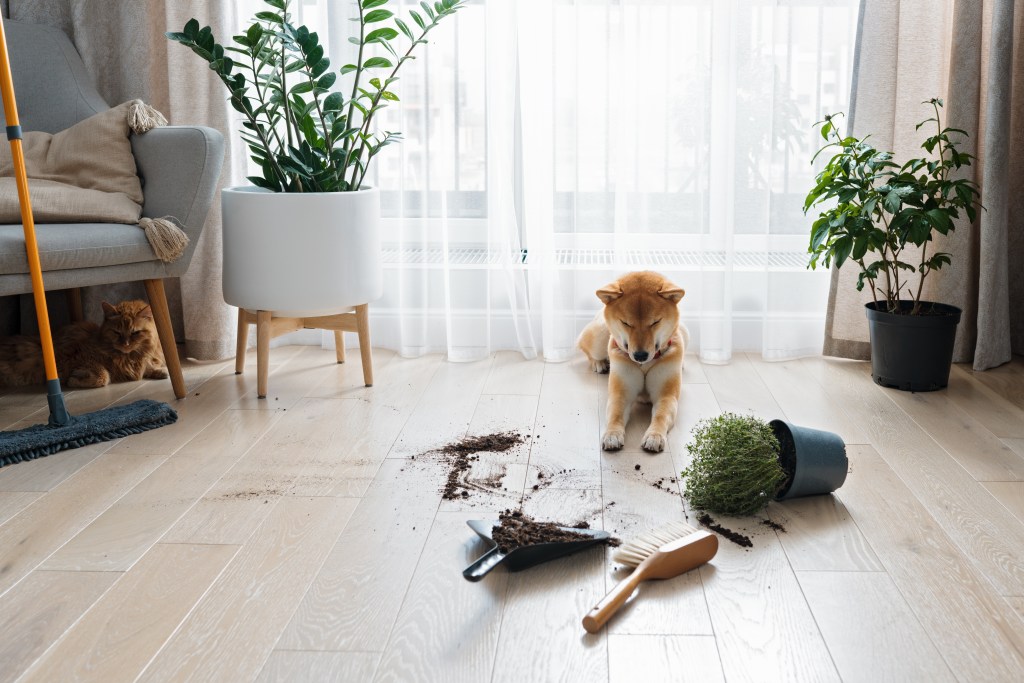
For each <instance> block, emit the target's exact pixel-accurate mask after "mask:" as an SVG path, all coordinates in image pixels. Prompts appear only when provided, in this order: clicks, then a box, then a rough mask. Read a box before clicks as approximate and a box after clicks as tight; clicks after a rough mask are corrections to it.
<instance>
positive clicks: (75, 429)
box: [0, 400, 178, 467]
mask: <svg viewBox="0 0 1024 683" xmlns="http://www.w3.org/2000/svg"><path fill="white" fill-rule="evenodd" d="M177 420H178V413H176V412H174V409H173V408H171V407H170V406H169V405H167V404H166V403H160V402H159V401H149V400H144V401H135V402H134V403H129V404H127V405H123V406H115V407H113V408H105V409H103V410H97V411H96V412H93V413H86V414H84V415H76V416H73V417H72V418H71V420H70V421H69V422H68V423H67V424H65V425H60V426H54V425H35V426H33V427H28V428H26V429H19V430H18V431H13V432H0V467H3V466H4V465H13V464H14V463H17V462H22V461H24V460H34V459H35V458H41V457H43V456H44V455H51V454H53V453H56V452H58V451H63V450H65V449H68V448H80V447H81V446H88V445H89V444H93V443H100V442H101V441H111V440H113V439H120V438H121V437H123V436H130V435H132V434H138V433H139V432H145V431H147V430H150V429H156V428H157V427H163V426H165V425H169V424H173V423H174V422H176V421H177Z"/></svg>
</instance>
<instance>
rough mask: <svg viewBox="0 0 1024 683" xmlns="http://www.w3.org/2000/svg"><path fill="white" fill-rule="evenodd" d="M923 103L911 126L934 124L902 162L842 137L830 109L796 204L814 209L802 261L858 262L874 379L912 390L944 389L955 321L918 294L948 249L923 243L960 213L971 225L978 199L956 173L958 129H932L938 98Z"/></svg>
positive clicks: (950, 309) (960, 156) (960, 163)
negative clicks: (821, 162)
mask: <svg viewBox="0 0 1024 683" xmlns="http://www.w3.org/2000/svg"><path fill="white" fill-rule="evenodd" d="M924 104H928V105H930V106H931V107H932V110H933V112H934V115H933V116H931V117H929V118H927V119H925V120H924V121H922V122H921V123H919V124H917V129H918V130H920V129H921V128H922V127H923V126H927V125H929V124H933V125H934V127H935V133H934V134H933V135H930V136H928V137H926V138H925V139H924V141H923V142H922V144H921V148H922V149H924V150H925V151H926V152H927V153H928V155H929V156H926V157H920V158H913V159H909V160H907V161H906V162H904V163H903V164H902V165H900V164H898V163H897V162H896V161H894V160H893V155H892V153H891V152H883V151H879V150H878V149H876V148H875V147H874V146H872V145H871V144H870V143H869V142H868V138H867V137H865V138H856V137H853V136H851V135H846V136H844V135H842V134H841V133H840V132H839V128H838V125H837V118H838V115H833V116H827V117H826V118H825V120H824V121H821V122H819V124H818V125H820V126H821V127H820V132H821V136H822V138H824V139H825V141H826V144H825V145H824V146H823V147H822V148H821V149H820V150H818V152H817V153H816V154H815V155H814V159H817V157H818V155H820V154H822V153H823V152H826V151H829V152H832V153H833V154H832V156H831V158H829V159H828V161H827V163H826V164H825V166H824V168H823V169H822V170H821V172H820V173H818V175H817V176H816V178H815V186H814V187H813V188H812V189H811V190H810V192H808V193H807V199H806V201H805V202H804V213H808V212H810V211H811V210H812V209H817V210H818V215H817V218H816V220H815V221H814V223H813V225H812V227H811V240H810V247H809V250H808V251H809V253H810V254H811V258H810V264H809V265H810V267H811V268H815V267H816V266H817V264H818V263H819V262H821V263H824V265H825V266H826V267H827V266H830V265H832V264H833V263H834V264H835V265H836V267H837V268H838V267H841V266H842V265H843V264H844V263H845V262H846V261H848V260H851V261H853V262H854V263H856V264H857V266H858V267H859V268H860V272H859V274H858V277H857V289H858V290H862V289H863V288H864V286H865V285H867V286H868V287H869V288H870V291H871V298H872V301H871V302H870V303H868V304H867V306H866V308H867V311H866V312H867V316H868V321H869V328H870V335H871V358H872V374H873V376H874V379H875V382H877V383H878V384H881V385H884V386H892V387H897V388H900V389H907V390H912V391H926V390H934V389H939V388H942V387H944V386H946V384H947V382H948V378H949V366H950V363H951V361H952V355H953V341H954V338H955V336H956V325H957V323H959V321H960V309H958V308H956V307H955V306H949V305H946V304H941V303H935V302H930V301H924V300H922V298H921V293H922V291H923V287H924V282H925V279H926V278H927V277H928V275H930V274H931V273H933V272H935V271H936V270H939V269H940V268H942V267H943V266H944V265H948V264H950V263H951V260H950V254H948V253H946V252H942V251H936V250H935V249H933V248H930V247H931V246H932V242H933V241H934V240H935V237H936V235H947V234H949V233H950V232H952V231H953V230H954V228H955V227H956V221H957V220H958V219H960V218H961V217H966V218H967V219H968V220H969V221H971V222H973V221H974V220H975V218H976V217H977V213H978V208H979V207H980V206H981V205H980V203H979V202H978V198H979V195H980V192H979V190H978V186H977V185H976V184H975V183H974V182H972V181H971V180H970V179H968V178H963V177H957V176H959V174H958V173H957V172H958V171H959V170H960V169H961V168H964V167H967V166H970V164H971V159H972V158H973V157H972V156H971V155H970V154H968V153H966V152H961V151H960V150H959V149H958V148H957V144H958V143H957V141H956V140H954V136H963V137H966V136H967V133H966V132H965V131H963V130H960V129H957V128H944V127H943V126H942V121H941V115H940V114H941V112H940V109H941V107H942V100H940V99H937V98H935V99H931V100H928V101H927V102H925V103H924ZM814 159H812V163H813V162H814Z"/></svg>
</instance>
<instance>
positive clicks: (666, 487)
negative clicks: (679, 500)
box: [651, 477, 680, 496]
mask: <svg viewBox="0 0 1024 683" xmlns="http://www.w3.org/2000/svg"><path fill="white" fill-rule="evenodd" d="M677 481H679V480H678V479H676V478H675V477H661V478H660V479H658V480H657V481H653V482H651V486H653V487H654V488H656V489H658V490H659V491H664V492H665V493H671V494H672V495H673V496H678V495H680V494H679V489H678V488H676V486H675V484H676V482H677Z"/></svg>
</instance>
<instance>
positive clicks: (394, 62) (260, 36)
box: [166, 0, 467, 192]
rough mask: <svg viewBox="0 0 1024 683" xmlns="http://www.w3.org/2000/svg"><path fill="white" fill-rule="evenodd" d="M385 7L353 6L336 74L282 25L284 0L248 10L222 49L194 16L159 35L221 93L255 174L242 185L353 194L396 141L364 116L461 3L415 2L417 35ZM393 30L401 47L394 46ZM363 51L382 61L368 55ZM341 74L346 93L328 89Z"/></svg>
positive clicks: (372, 0)
mask: <svg viewBox="0 0 1024 683" xmlns="http://www.w3.org/2000/svg"><path fill="white" fill-rule="evenodd" d="M389 1H390V0H357V7H358V10H359V18H358V21H357V23H358V26H359V35H358V36H353V37H350V38H349V41H350V42H351V43H353V44H355V45H356V46H358V48H359V54H358V57H357V59H356V61H355V63H354V64H346V65H344V66H342V67H341V68H340V69H339V70H337V71H332V70H331V66H330V64H331V63H330V60H329V59H328V58H327V57H325V56H324V53H325V48H324V46H323V45H322V44H321V43H320V37H319V36H318V35H317V34H316V33H315V32H313V31H310V30H309V29H308V28H307V27H305V26H295V25H294V23H293V22H292V18H293V15H292V13H291V5H292V2H293V0H264V2H265V3H266V5H267V6H268V8H269V9H267V10H264V11H261V12H257V13H256V15H255V17H254V18H253V20H252V23H251V24H250V25H249V26H248V27H247V28H246V29H245V30H244V31H243V32H242V33H240V34H239V35H236V36H233V37H232V38H231V44H225V45H222V44H220V43H218V42H217V41H216V39H215V37H214V35H213V31H212V29H211V28H210V27H209V26H205V27H201V26H200V24H199V21H198V20H196V19H190V20H189V21H188V22H187V23H186V24H185V26H184V28H183V29H182V30H181V31H180V32H169V33H167V34H166V36H167V37H168V38H169V39H170V40H172V41H174V42H177V43H181V44H182V45H184V46H186V47H188V48H189V49H191V50H192V52H194V53H195V54H197V55H198V56H199V57H200V58H201V59H203V61H205V62H206V63H207V64H208V66H209V67H210V69H211V70H212V71H214V73H216V74H217V76H218V77H219V78H220V81H221V83H223V84H224V87H225V88H227V91H228V101H229V102H230V104H231V106H232V108H234V109H235V110H236V111H237V112H239V114H241V116H242V127H243V130H242V133H241V135H242V139H243V140H244V141H245V143H246V145H247V146H248V148H249V152H250V156H251V158H252V160H253V161H254V162H255V163H256V165H257V166H258V167H259V169H260V173H261V175H257V176H250V177H249V181H250V182H252V183H253V184H254V185H257V186H258V187H262V188H265V189H268V190H272V191H274V192H350V191H355V190H358V189H359V188H360V187H362V184H363V182H364V180H365V179H366V173H367V170H368V169H369V166H370V162H371V161H372V160H373V158H374V157H375V156H376V155H377V154H378V153H379V152H380V151H381V150H382V149H383V148H384V147H387V146H388V145H391V144H393V143H395V142H398V141H400V140H401V134H400V133H397V132H392V131H383V132H376V131H375V129H374V126H373V118H374V116H375V114H376V113H377V112H378V111H380V110H381V109H383V108H384V107H386V106H387V103H388V102H389V101H390V102H395V101H398V96H397V95H396V94H395V93H394V88H393V87H392V84H393V83H394V82H395V81H396V80H398V78H397V74H398V71H399V69H401V67H402V65H403V64H405V62H407V61H408V60H410V59H413V55H412V52H413V50H414V49H415V48H416V46H417V45H420V44H422V43H426V42H427V40H426V37H427V34H428V33H430V31H432V30H433V29H434V28H436V27H437V25H438V24H439V23H440V22H441V20H443V19H444V18H445V17H448V16H451V15H453V14H455V12H457V11H458V10H460V9H462V8H463V6H464V5H465V3H466V1H467V0H438V1H437V2H435V3H434V4H433V7H431V6H430V5H427V4H426V3H423V4H422V6H421V9H423V11H424V12H426V13H427V16H428V17H429V21H425V20H424V19H423V18H422V17H420V16H419V14H418V13H416V12H410V16H411V17H412V19H413V21H414V22H415V23H416V25H417V26H418V27H419V32H413V31H412V30H411V29H410V28H409V26H408V25H407V24H406V23H405V22H404V21H402V19H401V18H399V17H398V16H397V15H396V14H395V13H394V12H392V11H391V10H389V9H386V8H385V5H387V4H388V2H389ZM391 23H393V24H394V26H395V28H392V27H391V26H390V25H389V24H391ZM399 32H401V35H402V36H403V38H401V40H402V41H405V44H404V45H399V44H398V43H397V42H395V41H396V40H397V39H399V38H400V34H399ZM373 45H379V46H381V47H383V48H384V50H386V51H387V52H388V53H389V54H390V55H391V57H382V56H377V55H372V56H371V55H370V54H369V50H370V48H371V47H372V46H373ZM403 50H404V51H403ZM229 55H230V56H229ZM370 69H373V70H377V71H378V73H379V72H380V70H385V69H386V70H387V71H386V73H387V76H386V77H381V78H373V79H370V80H369V87H367V86H366V85H364V83H363V81H364V80H365V77H366V75H367V71H368V70H370ZM347 74H353V75H352V76H351V77H350V78H351V88H345V90H343V91H342V90H332V88H333V87H334V86H335V84H336V82H337V79H338V76H339V75H341V76H346V75H347Z"/></svg>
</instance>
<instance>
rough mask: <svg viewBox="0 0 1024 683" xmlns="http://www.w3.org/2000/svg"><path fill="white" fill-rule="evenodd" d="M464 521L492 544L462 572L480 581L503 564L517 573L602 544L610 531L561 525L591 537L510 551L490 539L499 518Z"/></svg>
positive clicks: (467, 577) (470, 579)
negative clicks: (500, 548) (501, 549)
mask: <svg viewBox="0 0 1024 683" xmlns="http://www.w3.org/2000/svg"><path fill="white" fill-rule="evenodd" d="M466 524H468V525H469V527H470V528H471V529H472V530H473V531H475V532H476V533H477V535H478V536H480V538H482V539H484V540H486V541H487V542H488V543H489V544H490V545H491V547H490V548H489V549H488V550H487V552H486V553H484V554H483V555H481V556H480V558H479V559H477V561H476V562H474V563H473V564H471V565H469V566H468V567H466V569H465V570H463V572H462V575H463V576H464V577H466V579H467V580H468V581H479V580H480V579H482V578H484V577H485V576H487V573H488V572H490V571H491V570H492V569H494V568H495V567H497V566H498V565H499V564H502V563H504V564H505V566H506V567H508V568H509V570H510V571H513V572H517V571H519V570H520V569H527V568H528V567H532V566H534V565H537V564H540V563H541V562H547V561H548V560H553V559H555V558H558V557H563V556H565V555H569V554H570V553H574V552H576V551H578V550H583V549H584V548H589V547H590V546H592V545H596V544H598V543H601V542H602V541H604V540H606V539H608V538H609V537H610V536H611V534H609V533H608V532H607V531H601V530H599V529H574V528H571V527H560V528H561V529H562V530H563V531H572V532H575V533H578V534H583V535H585V536H590V538H588V539H585V540H581V541H563V542H560V543H538V544H536V545H527V546H523V547H521V548H516V549H514V550H512V551H510V552H509V553H507V554H506V553H503V552H501V551H500V550H498V544H497V543H495V542H494V539H492V538H491V529H493V528H494V527H496V526H498V525H500V524H501V522H499V521H498V520H493V521H486V520H482V519H470V520H467V521H466Z"/></svg>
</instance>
